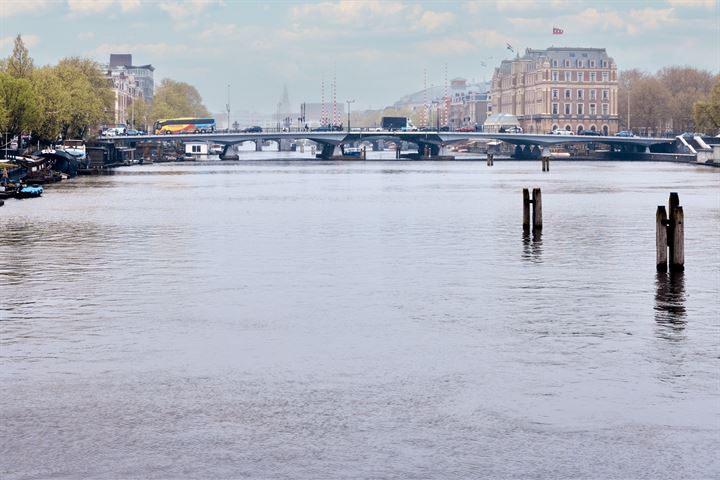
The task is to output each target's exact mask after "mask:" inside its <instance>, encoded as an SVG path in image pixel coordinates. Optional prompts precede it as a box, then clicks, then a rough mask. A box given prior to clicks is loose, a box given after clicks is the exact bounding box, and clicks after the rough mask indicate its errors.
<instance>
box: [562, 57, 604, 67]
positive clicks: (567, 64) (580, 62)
mask: <svg viewBox="0 0 720 480" xmlns="http://www.w3.org/2000/svg"><path fill="white" fill-rule="evenodd" d="M552 66H553V67H559V66H560V61H559V60H553V61H552ZM562 66H563V67H566V68H569V67H573V66H574V67H577V68H596V62H595V60H588V61H587V62H586V61H584V60H582V59H580V58H578V59H577V60H575V65H572V62H571V61H570V60H569V59H567V58H566V59H565V60H564V61H563V62H562ZM600 66H601V67H602V68H608V67H609V64H608V61H607V60H602V61H601V62H600Z"/></svg>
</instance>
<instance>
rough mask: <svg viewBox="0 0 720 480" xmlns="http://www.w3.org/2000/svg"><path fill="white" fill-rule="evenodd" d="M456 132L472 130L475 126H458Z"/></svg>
mask: <svg viewBox="0 0 720 480" xmlns="http://www.w3.org/2000/svg"><path fill="white" fill-rule="evenodd" d="M455 131H456V132H474V131H475V127H460V128H458V129H456V130H455Z"/></svg>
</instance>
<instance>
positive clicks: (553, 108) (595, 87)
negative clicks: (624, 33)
mask: <svg viewBox="0 0 720 480" xmlns="http://www.w3.org/2000/svg"><path fill="white" fill-rule="evenodd" d="M617 90H618V84H617V65H615V61H614V60H613V59H612V58H610V57H608V55H607V52H606V51H605V49H604V48H560V47H551V48H548V49H546V50H533V49H530V48H528V49H527V50H525V55H523V56H522V57H520V56H517V57H516V58H515V59H514V60H503V62H502V63H501V64H500V67H499V68H496V69H495V73H494V74H493V79H492V95H491V97H492V111H493V113H509V114H512V115H515V116H516V117H517V119H518V123H519V124H520V126H521V127H522V128H523V130H524V131H525V132H527V133H548V132H550V131H552V130H555V129H565V130H572V131H574V132H576V133H578V132H581V131H583V130H593V131H597V132H600V133H605V134H610V135H612V134H614V133H616V132H617V130H618V112H617V102H618V100H617Z"/></svg>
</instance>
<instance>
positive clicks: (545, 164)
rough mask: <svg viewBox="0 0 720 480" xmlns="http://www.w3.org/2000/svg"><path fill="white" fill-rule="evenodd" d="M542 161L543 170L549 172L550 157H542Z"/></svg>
mask: <svg viewBox="0 0 720 480" xmlns="http://www.w3.org/2000/svg"><path fill="white" fill-rule="evenodd" d="M540 161H541V162H542V171H543V172H549V171H550V157H543V158H541V159H540Z"/></svg>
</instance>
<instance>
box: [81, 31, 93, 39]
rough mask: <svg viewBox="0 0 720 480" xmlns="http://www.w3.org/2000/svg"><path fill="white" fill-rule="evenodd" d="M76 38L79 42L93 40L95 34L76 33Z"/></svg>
mask: <svg viewBox="0 0 720 480" xmlns="http://www.w3.org/2000/svg"><path fill="white" fill-rule="evenodd" d="M77 38H78V39H80V40H92V39H93V38H95V32H80V33H78V35H77Z"/></svg>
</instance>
